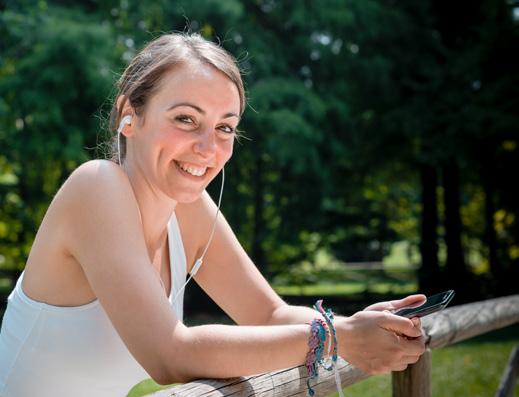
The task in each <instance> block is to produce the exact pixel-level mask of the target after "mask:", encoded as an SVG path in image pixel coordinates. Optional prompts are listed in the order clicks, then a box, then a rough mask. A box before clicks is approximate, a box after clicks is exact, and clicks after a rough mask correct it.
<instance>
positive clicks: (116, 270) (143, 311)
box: [54, 161, 309, 383]
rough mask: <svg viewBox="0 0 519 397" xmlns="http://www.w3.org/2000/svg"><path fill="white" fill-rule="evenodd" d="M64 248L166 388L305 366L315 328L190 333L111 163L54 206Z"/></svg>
mask: <svg viewBox="0 0 519 397" xmlns="http://www.w3.org/2000/svg"><path fill="white" fill-rule="evenodd" d="M54 205H55V208H56V211H55V214H56V216H57V217H59V219H58V222H59V223H60V224H61V225H63V227H64V228H65V233H64V235H65V236H66V240H65V246H66V249H67V250H68V252H69V253H70V255H72V256H73V257H74V258H75V259H76V260H77V261H78V262H79V263H80V264H81V267H82V269H83V271H84V272H85V275H86V277H87V279H88V281H89V284H90V286H91V288H92V290H93V291H94V293H95V296H96V297H97V298H98V299H99V301H100V303H101V304H102V306H103V309H104V310H105V311H106V313H107V315H108V317H109V318H110V320H111V322H112V324H113V325H114V327H115V329H116V330H117V332H118V334H119V335H120V337H121V339H122V340H123V342H124V343H125V345H126V346H127V347H128V349H129V351H130V352H131V353H132V355H133V356H134V357H135V358H136V360H137V361H138V362H139V363H140V364H141V365H142V366H143V367H144V369H146V371H147V372H148V373H149V374H150V375H151V376H152V377H153V379H155V380H156V381H158V382H159V383H173V382H175V381H187V380H190V379H194V378H198V377H230V376H238V375H246V374H253V373H259V372H264V371H270V370H275V369H279V368H286V367H290V366H294V365H299V364H302V363H303V362H304V357H305V354H306V351H307V340H308V336H309V326H308V325H287V326H281V327H237V326H221V325H207V326H200V327H192V328H187V327H185V326H184V325H183V324H182V323H181V322H180V321H178V319H176V318H175V316H174V313H173V311H172V309H171V306H170V304H169V302H168V299H167V297H166V294H165V293H164V290H163V288H162V286H161V283H160V280H159V275H158V273H157V271H156V270H155V269H154V268H153V265H152V263H151V261H150V258H149V255H148V252H147V247H146V245H145V243H144V236H143V232H142V226H141V221H140V217H139V210H138V207H137V203H136V201H135V198H134V195H133V191H132V187H131V185H130V184H129V182H128V180H127V178H126V176H125V175H124V173H122V171H121V170H120V169H119V168H118V167H117V166H115V165H114V164H112V163H109V162H106V161H93V162H89V163H86V164H84V165H83V166H81V167H80V168H79V169H78V170H76V171H75V172H74V173H73V174H72V175H71V177H70V178H69V180H67V182H66V183H65V184H64V186H63V187H62V189H61V190H60V192H59V193H58V195H57V197H56V200H55V203H54Z"/></svg>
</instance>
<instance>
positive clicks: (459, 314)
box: [149, 295, 519, 397]
mask: <svg viewBox="0 0 519 397" xmlns="http://www.w3.org/2000/svg"><path fill="white" fill-rule="evenodd" d="M516 322H519V295H513V296H508V297H504V298H497V299H490V300H487V301H482V302H476V303H470V304H467V305H461V306H456V307H452V308H448V309H445V310H444V311H442V312H440V313H436V314H432V315H430V316H427V317H425V318H424V319H423V322H422V324H423V328H424V333H425V335H426V338H427V343H428V347H429V348H431V349H435V348H439V347H443V346H447V345H450V344H452V343H455V342H459V341H461V340H464V339H468V338H472V337H474V336H476V335H480V334H483V333H486V332H489V331H492V330H495V329H499V328H503V327H505V326H507V325H511V324H514V323H516ZM208 365H211V364H210V363H208ZM338 368H339V373H340V376H341V382H342V386H343V387H347V386H351V385H353V384H355V383H357V382H360V381H361V380H363V379H366V378H367V377H369V375H366V374H364V373H363V372H362V371H360V370H359V369H357V368H354V367H352V366H351V365H350V364H348V363H347V362H345V361H343V360H339V366H338ZM306 379H307V375H306V369H305V368H304V367H303V366H300V367H296V368H289V369H285V370H280V371H274V372H270V373H267V374H262V375H256V376H248V377H241V378H234V379H227V380H214V379H213V380H205V379H203V380H198V381H194V382H190V383H187V384H184V385H180V386H174V387H172V388H169V389H166V390H162V391H160V392H156V393H154V394H150V395H149V396H155V397H166V396H168V397H169V396H171V397H173V396H175V397H187V396H189V397H192V396H204V397H210V396H219V397H221V396H230V395H232V396H234V397H240V396H264V397H267V396H269V397H270V396H275V397H285V396H301V397H303V396H306ZM314 385H315V388H314V389H315V391H316V395H317V396H325V395H327V394H329V393H332V392H334V391H335V380H334V377H333V374H332V373H330V372H327V371H324V370H321V371H320V373H319V378H318V379H317V380H316V381H314ZM413 397H414V396H413Z"/></svg>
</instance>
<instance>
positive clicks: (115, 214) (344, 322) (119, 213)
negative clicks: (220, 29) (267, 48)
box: [0, 34, 424, 397]
mask: <svg viewBox="0 0 519 397" xmlns="http://www.w3.org/2000/svg"><path fill="white" fill-rule="evenodd" d="M118 89H119V92H118V95H117V100H116V101H115V104H114V106H113V109H112V113H111V129H112V130H113V131H114V140H113V148H114V153H113V156H112V160H113V161H106V160H94V161H90V162H87V163H85V164H83V165H81V166H80V167H79V168H78V169H77V170H75V171H74V172H73V173H72V175H71V176H70V177H69V178H68V179H67V181H66V182H65V183H64V184H63V186H62V187H61V189H60V190H59V191H58V193H57V194H56V196H55V197H54V199H53V201H52V202H51V204H50V206H49V209H48V211H47V213H46V215H45V217H44V219H43V222H42V224H41V226H40V228H39V230H38V233H37V235H36V238H35V241H34V244H33V246H32V249H31V252H30V255H29V258H28V261H27V265H26V268H25V271H24V272H23V273H22V275H21V277H20V278H19V280H18V282H17V284H16V287H15V289H14V290H13V292H12V293H11V295H10V296H9V301H8V305H7V310H6V312H5V315H4V318H3V323H2V328H1V333H0V396H3V397H19V396H30V395H36V394H37V395H38V396H44V397H45V396H72V395H73V396H89V397H96V396H99V397H104V396H106V397H108V396H123V395H125V394H126V393H127V392H128V391H129V390H130V389H131V387H132V386H133V385H134V384H136V383H138V382H140V381H141V380H143V379H145V378H148V377H151V378H153V379H154V380H155V381H157V382H158V383H163V384H168V383H174V382H179V381H180V382H181V381H188V380H191V379H194V378H202V377H205V378H227V377H233V376H240V375H250V374H255V373H260V372H266V371H272V370H276V369H281V368H287V367H293V366H297V365H301V364H303V363H304V362H305V360H306V365H307V368H308V371H309V376H310V377H311V378H313V377H315V376H316V372H315V369H316V368H317V367H318V365H319V364H322V360H323V359H324V358H325V356H327V355H330V356H332V357H336V356H337V355H340V356H342V357H343V358H345V359H346V360H348V361H349V362H350V363H351V364H353V365H356V366H358V367H359V368H361V369H363V370H364V371H366V372H369V373H380V372H389V371H392V370H401V369H404V368H405V367H406V366H407V365H408V364H409V363H413V362H415V361H417V360H418V358H419V356H420V355H421V354H422V353H423V351H424V341H423V337H422V332H421V329H420V326H419V325H420V324H419V320H416V319H413V320H411V319H407V318H403V317H398V316H395V315H393V314H391V313H390V312H389V310H394V309H398V308H401V307H404V306H408V305H413V304H416V303H417V302H419V301H422V300H423V299H424V298H423V296H422V295H415V296H410V297H407V298H405V299H402V300H399V301H393V302H385V303H379V304H377V305H374V306H371V307H370V308H368V309H367V310H365V311H362V312H359V313H356V314H355V315H354V316H351V317H349V318H346V317H340V316H335V318H333V316H331V315H330V313H329V312H326V311H324V310H322V308H321V307H320V306H319V309H320V312H317V311H316V310H313V309H310V308H304V307H294V306H289V305H287V304H286V303H285V302H283V301H282V300H281V298H280V297H279V296H278V295H277V294H276V293H275V292H274V291H273V289H272V288H271V287H270V286H269V284H268V283H267V281H266V280H265V279H264V278H263V276H262V275H261V274H260V273H259V271H258V270H257V269H256V267H255V266H254V264H253V263H252V261H251V260H250V258H249V257H248V256H247V254H246V253H245V251H244V250H243V248H242V247H241V245H240V243H239V242H238V240H237V239H236V237H235V235H234V233H233V231H232V230H231V228H230V227H229V225H228V224H227V222H226V221H225V219H224V218H223V217H219V218H218V217H217V218H215V214H217V206H216V205H215V203H214V202H213V201H212V200H211V198H210V197H209V195H208V194H207V193H206V192H205V188H206V187H207V185H208V184H209V183H210V182H211V180H213V179H214V178H215V176H216V175H217V174H218V173H219V172H220V171H221V170H222V169H223V167H224V165H225V163H226V162H227V161H228V160H229V159H230V157H231V155H232V151H233V143H234V137H235V135H236V133H235V131H236V128H237V125H238V123H239V121H240V117H241V115H242V113H243V110H244V106H245V95H244V90H243V83H242V80H241V76H240V72H239V69H238V67H237V65H236V62H235V60H234V58H233V57H232V56H231V55H230V54H228V53H227V52H225V51H224V50H223V49H222V48H221V47H219V46H217V45H216V44H214V43H211V42H209V41H206V40H204V39H203V38H202V37H200V36H198V35H191V34H169V35H163V36H161V37H159V38H157V39H156V40H154V41H152V42H151V43H149V44H148V45H147V46H146V47H145V48H144V49H143V50H142V51H141V52H140V53H139V54H138V55H137V56H136V57H135V59H133V61H132V62H131V63H130V65H129V66H128V68H127V69H126V71H125V72H124V74H123V75H122V77H121V79H120V80H119V82H118ZM215 219H216V220H215ZM213 236H214V238H213ZM197 258H198V259H197ZM202 258H203V259H204V265H203V266H201V265H202ZM198 269H199V271H198V272H197V270H198ZM187 274H190V277H193V276H194V278H195V280H196V282H197V283H198V284H199V285H200V286H201V287H202V288H203V289H204V290H205V291H206V292H207V293H208V294H209V295H210V296H211V297H212V298H213V299H214V300H215V301H216V302H217V303H218V305H220V306H221V307H222V308H223V309H224V310H225V311H226V312H227V314H228V315H229V316H230V317H231V318H232V319H233V320H234V321H235V322H236V323H237V324H238V325H236V326H224V325H204V326H197V327H186V326H185V325H184V324H183V323H182V318H183V307H182V303H183V296H182V291H183V287H184V286H185V282H186V276H187ZM195 274H196V276H195ZM188 281H189V279H188ZM366 341H369V343H366ZM308 345H310V348H309V347H308ZM326 345H328V346H329V347H330V349H329V350H328V352H326V351H325V350H324V346H326ZM332 367H333V365H332Z"/></svg>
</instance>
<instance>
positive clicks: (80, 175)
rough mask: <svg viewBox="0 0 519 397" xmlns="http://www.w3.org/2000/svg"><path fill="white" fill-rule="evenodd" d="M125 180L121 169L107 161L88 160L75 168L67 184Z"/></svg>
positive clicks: (125, 177)
mask: <svg viewBox="0 0 519 397" xmlns="http://www.w3.org/2000/svg"><path fill="white" fill-rule="evenodd" d="M121 179H122V180H125V179H126V180H127V179H128V178H127V176H126V174H125V173H124V171H123V170H122V169H121V167H120V166H119V165H117V164H115V163H114V162H113V161H109V160H102V159H96V160H90V161H87V162H85V163H83V164H81V165H80V166H79V167H77V168H76V169H75V170H74V171H73V172H72V173H71V174H70V176H69V177H68V179H67V182H70V181H73V182H76V183H89V182H93V181H97V182H100V183H103V182H115V181H117V180H121Z"/></svg>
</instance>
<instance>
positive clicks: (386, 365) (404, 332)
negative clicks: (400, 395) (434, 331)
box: [335, 298, 425, 374]
mask: <svg viewBox="0 0 519 397" xmlns="http://www.w3.org/2000/svg"><path fill="white" fill-rule="evenodd" d="M406 299H407V298H406ZM403 301H405V303H404V306H405V305H406V303H408V301H406V300H405V299H403ZM412 301H414V302H416V300H414V299H412ZM394 302H396V301H394ZM378 305H380V306H376V305H373V306H374V307H375V308H376V309H377V308H378V310H364V311H360V312H357V313H355V314H354V315H353V316H351V317H337V318H336V321H335V328H336V330H337V338H338V344H339V355H340V356H341V357H343V358H344V359H345V360H346V361H348V362H349V363H350V364H352V365H353V366H355V367H357V368H359V369H361V370H362V371H364V372H366V373H368V374H383V373H389V372H391V371H402V370H404V369H406V368H407V366H408V365H409V364H413V363H415V362H417V361H418V359H419V358H420V356H421V355H422V354H423V352H424V351H425V338H424V336H423V334H422V331H421V329H420V326H419V321H418V324H417V323H416V321H411V320H410V319H408V318H405V317H400V316H395V315H394V314H391V313H389V312H388V311H386V310H389V308H390V306H388V305H382V304H378ZM390 305H391V303H390ZM396 305H397V306H391V307H395V308H398V307H401V306H399V304H396ZM370 307H371V306H370ZM417 325H418V326H417Z"/></svg>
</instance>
